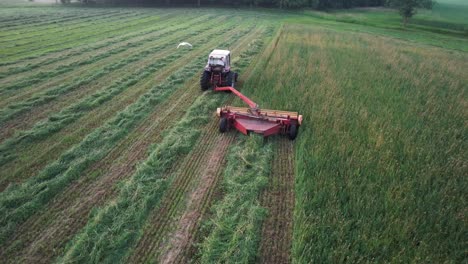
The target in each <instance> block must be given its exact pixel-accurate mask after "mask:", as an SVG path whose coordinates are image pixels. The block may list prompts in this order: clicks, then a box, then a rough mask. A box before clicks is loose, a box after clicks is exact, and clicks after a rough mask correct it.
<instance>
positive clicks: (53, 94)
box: [0, 29, 202, 163]
mask: <svg viewBox="0 0 468 264" xmlns="http://www.w3.org/2000/svg"><path fill="white" fill-rule="evenodd" d="M188 32H189V33H188V34H186V35H184V37H186V38H189V37H192V36H197V35H199V34H200V33H202V32H201V29H199V30H191V31H188ZM167 34H169V33H167ZM132 45H133V44H131V45H130V46H132ZM171 46H173V43H172V42H166V43H165V44H160V45H156V46H154V47H152V48H149V49H147V50H143V51H140V52H138V53H136V54H133V55H131V56H128V57H126V58H124V59H122V60H120V61H119V62H118V63H110V64H109V65H107V66H105V67H103V68H102V69H100V70H97V71H94V72H92V73H91V74H90V75H88V76H81V77H78V78H75V79H73V80H72V81H70V82H67V83H65V84H62V85H59V86H58V87H56V88H52V89H49V90H46V91H43V92H38V93H35V94H34V95H33V96H31V97H30V98H28V99H27V100H26V101H20V102H17V103H14V104H10V105H8V106H7V107H5V108H3V109H1V110H0V124H1V123H4V122H5V121H8V120H10V119H11V118H13V117H15V116H17V115H19V114H21V113H24V112H26V111H28V110H30V109H32V108H34V107H37V106H40V105H43V104H46V103H48V102H50V101H53V100H55V99H56V98H58V97H60V96H61V95H62V94H65V93H68V92H70V91H73V90H75V89H77V88H79V87H82V86H84V85H87V84H89V83H91V82H93V81H95V80H96V79H98V78H100V77H103V76H106V75H107V74H111V73H112V72H113V71H115V70H118V69H121V68H123V67H125V66H127V65H129V64H131V63H134V62H137V61H139V60H141V59H145V58H147V57H148V55H151V54H155V53H157V52H160V51H161V50H164V49H167V48H169V47H171ZM125 49H127V47H123V48H118V49H117V50H118V51H114V52H113V54H114V53H119V52H121V51H123V50H125ZM106 56H107V55H106ZM97 57H98V56H97ZM95 58H96V57H95ZM91 60H94V58H92V59H91ZM75 67H76V66H75ZM0 163H1V162H0Z"/></svg>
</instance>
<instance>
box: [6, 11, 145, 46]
mask: <svg viewBox="0 0 468 264" xmlns="http://www.w3.org/2000/svg"><path fill="white" fill-rule="evenodd" d="M128 16H137V14H136V13H133V12H111V13H94V14H89V15H87V16H81V17H78V19H75V20H74V21H73V24H76V26H75V25H63V24H57V23H59V22H60V21H56V22H55V23H54V26H53V27H47V28H39V27H36V25H35V26H34V27H30V28H28V29H29V30H20V29H15V30H14V33H13V34H12V36H13V38H8V37H11V36H0V37H1V40H0V47H8V46H9V44H10V43H14V44H16V45H17V46H19V45H27V44H30V43H33V41H31V39H37V40H38V41H41V40H43V39H44V38H45V37H46V36H50V34H55V35H58V34H61V33H66V34H63V35H61V36H62V37H66V36H69V35H71V34H74V32H75V31H77V30H81V29H86V28H89V27H94V26H95V25H97V24H100V23H109V22H113V21H115V20H119V19H123V18H127V17H128Z"/></svg>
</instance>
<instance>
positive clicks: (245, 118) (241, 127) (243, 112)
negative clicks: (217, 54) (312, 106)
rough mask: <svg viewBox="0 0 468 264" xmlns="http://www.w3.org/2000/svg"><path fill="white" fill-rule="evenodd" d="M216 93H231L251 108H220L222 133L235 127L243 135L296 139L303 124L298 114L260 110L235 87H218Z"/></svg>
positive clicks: (218, 111)
mask: <svg viewBox="0 0 468 264" xmlns="http://www.w3.org/2000/svg"><path fill="white" fill-rule="evenodd" d="M214 90H215V91H231V92H232V93H234V94H235V95H237V96H238V97H239V98H241V99H242V100H243V101H244V102H245V103H246V104H248V105H249V106H250V107H235V106H225V107H222V108H218V110H217V114H218V116H219V117H220V118H221V121H220V131H221V132H225V131H227V130H229V128H231V127H234V128H235V129H237V130H238V131H239V132H241V133H242V134H245V135H248V134H249V133H250V132H254V133H258V134H262V135H263V136H265V137H268V136H271V135H276V134H283V135H288V136H289V138H290V139H295V138H296V135H297V129H298V127H299V126H300V125H301V123H302V116H301V115H299V113H298V112H290V111H281V110H270V109H259V108H258V105H257V104H256V103H255V102H253V101H252V100H250V99H249V98H247V97H246V96H245V95H243V94H242V93H240V92H239V91H237V90H236V89H234V88H233V87H230V86H228V87H216V88H215V89H214Z"/></svg>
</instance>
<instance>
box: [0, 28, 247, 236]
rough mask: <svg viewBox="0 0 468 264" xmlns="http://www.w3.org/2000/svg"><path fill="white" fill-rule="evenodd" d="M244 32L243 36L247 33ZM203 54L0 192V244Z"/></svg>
mask: <svg viewBox="0 0 468 264" xmlns="http://www.w3.org/2000/svg"><path fill="white" fill-rule="evenodd" d="M246 33H247V32H244V33H243V34H246ZM241 36H242V34H241V33H240V34H238V35H235V36H231V38H229V39H228V40H227V41H226V42H225V43H224V44H225V45H227V46H228V45H230V44H231V43H234V42H235V41H236V40H238V39H239V38H240V37H241ZM205 59H206V58H205V55H203V56H200V57H198V58H197V59H195V60H193V61H191V62H190V63H188V64H187V65H186V66H184V67H182V68H180V69H179V70H177V71H175V72H174V73H173V74H171V75H170V76H169V77H168V78H167V79H166V81H164V82H163V83H161V84H159V85H157V86H155V87H153V88H151V89H150V90H149V91H148V92H147V93H145V94H144V95H142V96H141V97H140V98H139V99H138V100H137V101H136V102H135V103H133V104H132V105H130V106H128V107H127V108H126V109H124V110H123V111H122V112H120V113H118V114H117V115H116V117H115V118H113V119H111V120H109V121H108V122H106V124H104V125H103V126H102V127H100V128H98V129H96V130H95V131H94V132H92V133H91V134H89V135H88V136H87V137H86V138H85V139H84V140H83V141H82V142H81V143H80V144H79V145H76V146H74V147H73V148H71V149H70V150H69V151H67V152H66V153H65V154H63V155H62V156H61V157H60V158H59V159H58V160H57V161H55V162H53V163H52V164H50V165H48V166H47V167H46V168H45V169H44V170H42V171H41V172H39V174H38V175H37V176H35V177H33V178H30V179H29V180H28V181H26V182H24V183H22V184H21V185H10V186H9V187H8V188H7V189H6V190H5V191H3V192H2V193H0V213H1V214H0V215H1V218H0V223H1V226H2V227H1V228H0V243H4V241H5V240H6V239H7V238H8V237H9V235H10V234H11V232H13V231H14V229H15V228H16V226H17V225H19V224H21V223H22V222H24V221H25V220H26V219H27V218H28V217H30V216H31V215H32V214H33V213H35V212H36V211H37V210H40V209H41V208H43V207H44V205H45V204H46V203H47V202H48V201H49V200H50V199H52V198H53V197H54V196H55V195H56V194H58V193H60V192H61V190H62V189H63V188H64V187H65V186H67V185H68V184H69V183H71V182H72V181H74V180H76V179H78V178H79V177H80V175H81V173H82V172H83V171H84V170H85V169H86V168H87V167H88V166H89V165H91V164H92V163H93V162H95V161H97V160H99V159H101V158H102V157H104V156H105V155H106V154H107V153H108V152H109V151H110V150H111V149H112V147H113V146H114V145H115V143H116V142H117V141H119V140H120V139H121V138H123V137H124V136H126V135H127V134H128V133H129V131H130V130H131V129H132V128H133V127H134V126H135V125H136V124H137V123H138V122H139V121H141V120H142V119H144V118H145V117H146V116H147V115H148V114H149V113H150V112H151V110H152V109H153V108H154V106H155V105H156V104H159V103H160V102H161V101H162V100H164V99H166V98H167V97H168V96H169V95H170V94H172V93H173V92H174V91H175V90H176V89H178V88H181V87H183V86H184V80H187V79H189V78H191V77H193V75H194V74H196V73H197V72H198V71H199V68H200V65H202V64H203V62H204V61H205Z"/></svg>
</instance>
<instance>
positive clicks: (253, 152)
mask: <svg viewBox="0 0 468 264" xmlns="http://www.w3.org/2000/svg"><path fill="white" fill-rule="evenodd" d="M239 140H240V142H239V143H237V144H236V145H235V146H234V147H233V148H232V149H231V150H230V153H229V154H228V163H227V166H226V169H225V171H224V176H223V180H222V184H221V190H222V192H223V194H224V196H223V198H222V199H221V200H219V201H217V202H215V203H214V205H213V208H212V210H213V217H212V219H210V220H209V221H208V223H207V224H206V226H205V227H204V229H206V230H207V232H208V235H207V237H206V238H205V240H204V241H203V242H202V244H201V246H200V251H199V255H200V262H201V263H227V262H232V263H253V262H254V261H255V259H256V257H257V252H258V247H259V242H260V231H261V225H262V221H263V219H264V218H265V216H266V209H265V208H263V207H262V206H261V205H260V201H259V195H260V193H261V192H262V190H263V189H264V188H265V187H266V186H267V184H268V178H267V176H268V175H269V174H270V162H271V158H272V149H271V144H266V143H265V142H264V140H263V138H262V137H260V136H257V135H251V136H250V137H248V138H243V139H239Z"/></svg>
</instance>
